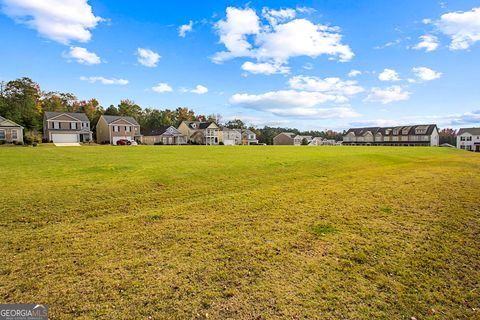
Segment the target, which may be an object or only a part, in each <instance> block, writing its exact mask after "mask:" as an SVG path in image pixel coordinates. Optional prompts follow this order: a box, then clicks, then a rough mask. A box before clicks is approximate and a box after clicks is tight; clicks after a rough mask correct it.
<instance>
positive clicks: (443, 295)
mask: <svg viewBox="0 0 480 320" xmlns="http://www.w3.org/2000/svg"><path fill="white" fill-rule="evenodd" d="M0 188H1V192H0V250H1V252H2V258H1V260H0V303H47V304H49V308H50V315H51V318H52V319H71V318H80V319H92V318H99V319H137V318H143V319H185V318H200V319H202V318H209V319H227V318H230V319H410V318H411V317H416V318H417V319H453V318H458V319H467V318H468V319H473V318H476V319H479V318H480V154H473V153H468V152H465V151H460V150H452V149H443V148H400V147H399V148H393V147H392V148H390V147H271V146H253V147H221V146H218V147H205V146H188V147H187V146H184V147H167V146H164V147H161V146H153V147H146V146H139V147H110V146H96V147H81V148H55V147H50V146H39V147H37V148H32V147H29V148H26V147H17V148H8V147H3V148H0Z"/></svg>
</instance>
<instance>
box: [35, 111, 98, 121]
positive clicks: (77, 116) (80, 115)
mask: <svg viewBox="0 0 480 320" xmlns="http://www.w3.org/2000/svg"><path fill="white" fill-rule="evenodd" d="M62 114H65V115H67V116H69V117H72V118H74V119H76V120H78V121H88V122H90V120H88V117H87V115H86V114H85V113H82V112H52V111H45V114H44V117H45V119H46V120H50V119H52V118H55V117H58V116H61V115H62Z"/></svg>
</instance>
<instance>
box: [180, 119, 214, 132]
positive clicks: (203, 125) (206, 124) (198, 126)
mask: <svg viewBox="0 0 480 320" xmlns="http://www.w3.org/2000/svg"><path fill="white" fill-rule="evenodd" d="M184 122H185V123H186V124H187V126H188V127H189V128H190V129H193V130H198V129H206V128H208V127H209V126H210V125H211V124H212V123H213V124H215V125H217V124H216V123H215V122H213V121H207V122H201V121H184ZM192 124H195V126H196V127H195V128H194V127H193V126H192Z"/></svg>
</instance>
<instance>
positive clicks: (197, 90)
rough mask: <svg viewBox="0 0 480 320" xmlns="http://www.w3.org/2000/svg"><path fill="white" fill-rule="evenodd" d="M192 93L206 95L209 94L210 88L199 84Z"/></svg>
mask: <svg viewBox="0 0 480 320" xmlns="http://www.w3.org/2000/svg"><path fill="white" fill-rule="evenodd" d="M190 92H191V93H196V94H205V93H207V92H208V88H207V87H205V86H202V85H201V84H199V85H197V86H196V87H195V89H192V90H190Z"/></svg>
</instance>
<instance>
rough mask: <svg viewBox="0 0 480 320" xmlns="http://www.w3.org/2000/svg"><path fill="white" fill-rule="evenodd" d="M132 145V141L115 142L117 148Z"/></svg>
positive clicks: (121, 140)
mask: <svg viewBox="0 0 480 320" xmlns="http://www.w3.org/2000/svg"><path fill="white" fill-rule="evenodd" d="M131 144H132V141H130V140H127V139H120V140H118V141H117V146H129V145H131Z"/></svg>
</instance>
